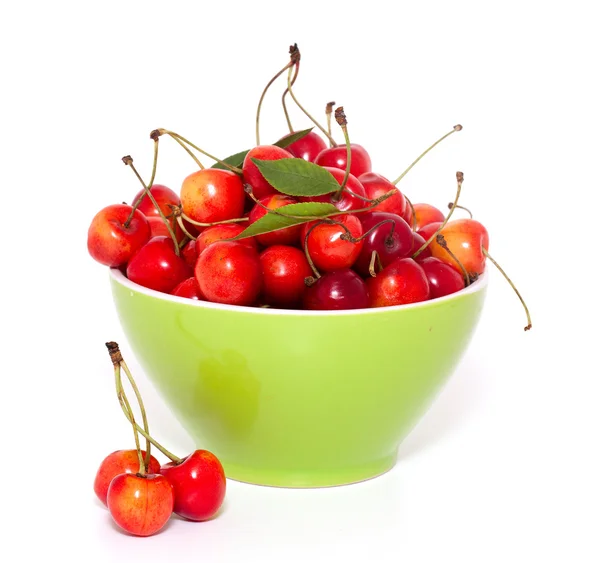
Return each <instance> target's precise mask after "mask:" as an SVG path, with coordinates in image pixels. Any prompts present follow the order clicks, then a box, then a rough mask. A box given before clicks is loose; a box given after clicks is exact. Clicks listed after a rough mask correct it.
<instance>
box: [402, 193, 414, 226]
mask: <svg viewBox="0 0 600 563" xmlns="http://www.w3.org/2000/svg"><path fill="white" fill-rule="evenodd" d="M404 199H405V200H406V203H408V205H409V206H410V210H411V218H412V230H413V231H416V230H417V214H416V213H415V206H414V205H413V204H412V201H410V199H408V198H407V197H406V194H405V195H404Z"/></svg>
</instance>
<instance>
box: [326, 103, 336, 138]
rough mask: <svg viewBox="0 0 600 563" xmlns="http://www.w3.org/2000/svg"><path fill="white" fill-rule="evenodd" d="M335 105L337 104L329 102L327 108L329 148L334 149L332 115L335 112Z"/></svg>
mask: <svg viewBox="0 0 600 563" xmlns="http://www.w3.org/2000/svg"><path fill="white" fill-rule="evenodd" d="M334 105H335V102H328V103H327V105H326V106H325V115H326V116H327V133H329V139H330V141H329V146H330V147H333V146H334V145H333V144H332V143H331V139H332V138H333V137H332V136H331V113H332V112H333V106H334Z"/></svg>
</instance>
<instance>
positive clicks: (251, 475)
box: [221, 454, 397, 489]
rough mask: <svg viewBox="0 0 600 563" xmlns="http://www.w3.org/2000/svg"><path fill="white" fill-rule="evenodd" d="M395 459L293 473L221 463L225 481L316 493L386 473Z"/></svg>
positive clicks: (291, 471) (389, 458)
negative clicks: (357, 465) (316, 490)
mask: <svg viewBox="0 0 600 563" xmlns="http://www.w3.org/2000/svg"><path fill="white" fill-rule="evenodd" d="M396 459H397V456H396V455H395V454H394V455H393V456H389V457H386V458H383V459H380V460H377V461H375V462H372V463H369V464H366V465H361V466H359V467H351V468H339V469H331V470H324V469H323V470H314V471H311V470H307V471H293V470H285V469H281V470H279V471H276V470H267V469H264V468H254V467H245V466H240V465H235V464H231V463H227V462H226V461H224V460H221V461H222V463H223V468H224V469H225V476H226V477H227V478H228V479H232V480H234V481H239V482H241V483H248V484H250V485H262V486H265V487H281V488H287V489H316V488H324V487H338V486H341V485H352V484H354V483H360V482H362V481H368V480H369V479H373V478H375V477H379V476H380V475H383V474H384V473H387V472H388V471H389V470H390V469H392V468H393V467H394V465H395V464H396Z"/></svg>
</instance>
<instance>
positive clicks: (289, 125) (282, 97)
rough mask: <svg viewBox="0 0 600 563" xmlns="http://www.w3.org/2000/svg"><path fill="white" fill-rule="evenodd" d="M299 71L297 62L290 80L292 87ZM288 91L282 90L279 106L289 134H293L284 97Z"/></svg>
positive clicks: (287, 89)
mask: <svg viewBox="0 0 600 563" xmlns="http://www.w3.org/2000/svg"><path fill="white" fill-rule="evenodd" d="M299 71H300V62H299V61H298V63H297V64H296V65H295V69H294V78H292V86H293V85H294V82H296V78H298V72H299ZM289 91H290V90H289V88H286V89H285V90H284V92H283V95H282V96H281V105H282V106H283V113H284V115H285V120H286V121H287V124H288V128H289V130H290V133H293V132H294V128H293V127H292V122H291V121H290V114H289V113H288V109H287V105H286V103H285V97H286V96H287V93H288V92H289Z"/></svg>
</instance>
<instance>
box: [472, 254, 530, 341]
mask: <svg viewBox="0 0 600 563" xmlns="http://www.w3.org/2000/svg"><path fill="white" fill-rule="evenodd" d="M481 251H482V252H483V255H484V256H485V257H486V258H489V260H490V261H491V262H492V264H494V266H496V268H498V270H499V271H500V273H501V274H502V275H503V276H504V277H505V279H506V281H507V282H508V283H509V284H510V287H512V288H513V289H514V290H515V293H516V294H517V297H518V298H519V300H520V301H521V304H522V305H523V308H524V309H525V314H526V315H527V326H526V327H525V328H524V329H523V330H526V331H527V330H530V329H531V315H530V314H529V309H528V308H527V305H526V304H525V300H524V299H523V297H521V294H520V293H519V290H518V289H517V288H516V286H515V284H514V283H513V282H512V280H511V279H510V278H509V277H508V275H507V274H506V272H505V271H504V270H503V269H502V268H501V267H500V264H498V262H496V261H495V260H494V259H493V258H492V257H491V256H490V253H489V252H488V251H487V250H486V249H485V248H484V247H483V246H482V247H481Z"/></svg>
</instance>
